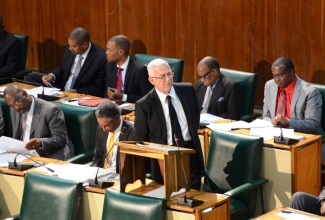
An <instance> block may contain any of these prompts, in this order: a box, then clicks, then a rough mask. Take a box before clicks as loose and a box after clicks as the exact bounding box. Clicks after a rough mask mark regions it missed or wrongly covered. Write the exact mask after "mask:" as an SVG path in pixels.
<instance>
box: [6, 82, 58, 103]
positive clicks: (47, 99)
mask: <svg viewBox="0 0 325 220" xmlns="http://www.w3.org/2000/svg"><path fill="white" fill-rule="evenodd" d="M11 81H13V82H20V83H24V84H28V85H32V86H42V88H43V90H42V94H37V98H40V99H43V100H45V101H55V100H58V99H59V98H60V97H57V96H52V95H45V94H44V85H43V84H39V83H35V82H29V81H25V80H20V79H16V78H11Z"/></svg>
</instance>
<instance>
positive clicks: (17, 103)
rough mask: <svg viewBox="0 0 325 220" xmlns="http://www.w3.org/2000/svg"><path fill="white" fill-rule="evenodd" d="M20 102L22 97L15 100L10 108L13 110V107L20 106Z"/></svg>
mask: <svg viewBox="0 0 325 220" xmlns="http://www.w3.org/2000/svg"><path fill="white" fill-rule="evenodd" d="M20 102H21V96H20V97H18V98H15V100H14V102H13V103H12V105H10V107H11V108H13V107H15V106H17V105H19V104H20Z"/></svg>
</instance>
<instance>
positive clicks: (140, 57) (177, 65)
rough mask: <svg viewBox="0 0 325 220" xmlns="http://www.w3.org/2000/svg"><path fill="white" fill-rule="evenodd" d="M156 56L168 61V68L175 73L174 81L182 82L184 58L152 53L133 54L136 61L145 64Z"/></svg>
mask: <svg viewBox="0 0 325 220" xmlns="http://www.w3.org/2000/svg"><path fill="white" fill-rule="evenodd" d="M157 58H160V59H163V60H166V61H167V62H168V64H169V66H170V68H171V69H172V71H173V72H174V73H175V75H174V82H182V77H183V69H184V60H181V59H174V58H167V57H161V56H154V55H149V54H135V55H134V59H135V60H136V61H138V62H140V63H142V64H143V65H145V66H148V64H149V63H150V61H152V60H154V59H157Z"/></svg>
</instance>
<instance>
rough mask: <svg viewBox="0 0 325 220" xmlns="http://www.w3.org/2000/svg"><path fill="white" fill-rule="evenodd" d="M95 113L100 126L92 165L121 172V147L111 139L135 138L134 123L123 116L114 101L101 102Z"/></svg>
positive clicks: (126, 139) (130, 139)
mask: <svg viewBox="0 0 325 220" xmlns="http://www.w3.org/2000/svg"><path fill="white" fill-rule="evenodd" d="M95 115H96V118H97V122H98V124H99V127H98V129H97V144H96V149H95V153H94V158H93V162H92V166H97V167H102V168H107V169H110V170H111V171H112V172H116V173H119V160H120V153H119V149H118V147H117V146H115V145H113V143H110V141H112V142H115V141H133V140H135V132H134V127H133V124H132V123H131V122H128V121H124V120H123V119H122V118H121V116H120V110H119V108H118V106H117V105H116V104H115V103H113V102H103V103H101V104H100V105H99V106H98V107H97V109H96V111H95Z"/></svg>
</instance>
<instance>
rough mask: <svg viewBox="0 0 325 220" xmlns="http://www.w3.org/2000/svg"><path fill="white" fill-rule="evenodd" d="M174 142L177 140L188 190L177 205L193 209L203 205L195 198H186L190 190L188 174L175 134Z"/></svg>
mask: <svg viewBox="0 0 325 220" xmlns="http://www.w3.org/2000/svg"><path fill="white" fill-rule="evenodd" d="M174 140H175V143H176V146H177V148H178V154H179V158H180V161H181V164H182V169H183V175H184V177H185V184H186V189H185V192H184V197H182V198H177V205H185V206H188V207H191V208H192V207H195V206H198V205H201V204H202V203H203V201H202V200H198V199H193V197H189V198H187V196H186V191H187V188H188V181H187V177H186V173H185V168H184V163H183V159H182V154H181V151H180V149H179V145H178V138H177V137H176V135H175V134H174Z"/></svg>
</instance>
